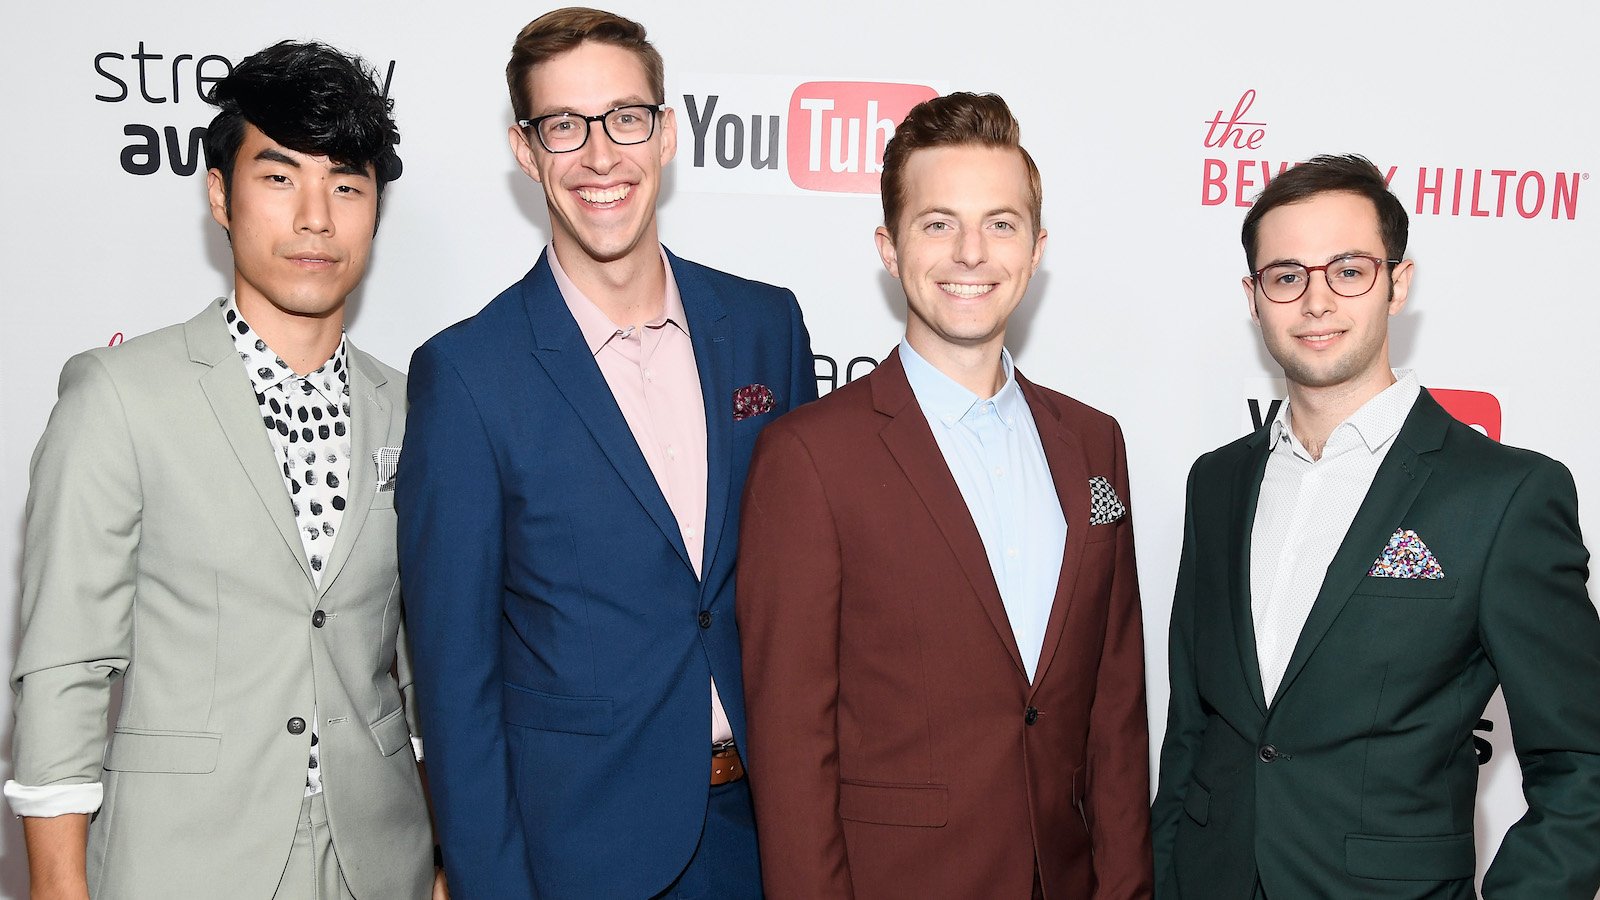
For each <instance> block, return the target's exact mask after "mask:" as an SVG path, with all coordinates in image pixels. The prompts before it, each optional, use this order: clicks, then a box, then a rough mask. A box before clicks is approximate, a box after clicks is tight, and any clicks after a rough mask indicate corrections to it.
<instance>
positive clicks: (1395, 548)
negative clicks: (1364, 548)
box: [1367, 528, 1444, 578]
mask: <svg viewBox="0 0 1600 900" xmlns="http://www.w3.org/2000/svg"><path fill="white" fill-rule="evenodd" d="M1367 574H1368V575H1369V576H1372V577H1373V578H1443V577H1444V568H1443V567H1441V566H1440V565H1439V561H1438V560H1437V559H1434V558H1433V551H1432V550H1429V549H1428V545H1427V544H1424V543H1423V542H1422V538H1420V537H1418V536H1417V533H1416V532H1415V531H1412V530H1411V529H1409V528H1401V529H1398V530H1396V531H1395V533H1394V534H1392V535H1390V536H1389V545H1388V546H1387V547H1384V548H1383V552H1382V553H1380V554H1378V559H1377V561H1376V562H1374V563H1373V564H1372V568H1371V569H1369V570H1367Z"/></svg>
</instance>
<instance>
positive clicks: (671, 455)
mask: <svg viewBox="0 0 1600 900" xmlns="http://www.w3.org/2000/svg"><path fill="white" fill-rule="evenodd" d="M677 458H678V448H677V447H673V446H671V445H670V444H669V445H668V446H667V459H677Z"/></svg>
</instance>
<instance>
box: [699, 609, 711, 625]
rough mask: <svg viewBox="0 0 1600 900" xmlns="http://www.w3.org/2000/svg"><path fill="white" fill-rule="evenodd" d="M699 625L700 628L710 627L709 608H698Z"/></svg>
mask: <svg viewBox="0 0 1600 900" xmlns="http://www.w3.org/2000/svg"><path fill="white" fill-rule="evenodd" d="M700 627H701V628H710V627H711V611H710V610H706V609H702V610H700Z"/></svg>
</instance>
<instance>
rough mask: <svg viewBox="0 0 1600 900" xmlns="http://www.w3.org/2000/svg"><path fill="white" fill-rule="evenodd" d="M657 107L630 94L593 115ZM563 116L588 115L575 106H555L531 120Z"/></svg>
mask: <svg viewBox="0 0 1600 900" xmlns="http://www.w3.org/2000/svg"><path fill="white" fill-rule="evenodd" d="M658 105H660V104H657V103H656V102H655V101H654V100H646V99H644V98H643V97H640V96H639V95H638V94H630V95H628V96H626V97H622V98H620V99H617V100H613V101H611V105H610V106H608V107H606V108H605V109H603V110H601V111H600V112H598V113H595V115H603V114H604V113H608V112H610V111H612V110H613V109H620V108H621V107H624V106H658ZM563 114H566V115H573V116H583V115H588V113H584V112H581V111H579V109H578V108H577V107H576V106H555V107H549V108H547V109H545V111H544V112H541V113H539V114H538V115H536V116H533V117H532V118H535V119H537V118H540V117H542V116H559V115H563Z"/></svg>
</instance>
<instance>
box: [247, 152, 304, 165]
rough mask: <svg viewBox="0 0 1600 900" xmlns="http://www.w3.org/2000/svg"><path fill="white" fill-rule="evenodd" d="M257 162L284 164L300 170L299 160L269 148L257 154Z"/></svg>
mask: <svg viewBox="0 0 1600 900" xmlns="http://www.w3.org/2000/svg"><path fill="white" fill-rule="evenodd" d="M256 161H257V162H275V163H282V164H284V165H286V166H293V167H294V168H296V169H298V168H300V161H299V160H297V159H295V158H294V157H292V156H289V155H288V154H286V153H284V152H282V151H281V150H277V149H274V148H272V147H268V148H267V149H265V150H262V151H261V152H260V153H257V154H256Z"/></svg>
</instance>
